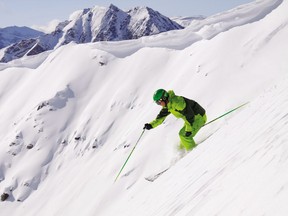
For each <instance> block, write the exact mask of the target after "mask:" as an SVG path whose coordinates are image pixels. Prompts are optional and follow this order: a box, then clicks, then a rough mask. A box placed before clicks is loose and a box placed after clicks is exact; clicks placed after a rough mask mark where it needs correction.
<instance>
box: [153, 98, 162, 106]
mask: <svg viewBox="0 0 288 216" xmlns="http://www.w3.org/2000/svg"><path fill="white" fill-rule="evenodd" d="M162 101H163V100H162V99H160V100H157V101H155V102H156V104H158V105H161V102H162Z"/></svg>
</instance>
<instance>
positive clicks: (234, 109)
mask: <svg viewBox="0 0 288 216" xmlns="http://www.w3.org/2000/svg"><path fill="white" fill-rule="evenodd" d="M248 103H249V102H246V103H244V104H242V105H240V106H238V107H236V108H234V109H232V110H230V111H228V112H226V113H224V114H223V115H221V116H218V117H217V118H215V119H213V120H211V121H209V122H207V123H206V124H204V125H203V127H204V126H206V125H208V124H210V123H212V122H214V121H216V120H218V119H220V118H222V117H224V116H226V115H228V114H229V113H231V112H233V111H235V110H237V109H239V108H241V107H243V106H245V105H246V104H248Z"/></svg>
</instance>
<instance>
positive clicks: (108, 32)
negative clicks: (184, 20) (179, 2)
mask: <svg viewBox="0 0 288 216" xmlns="http://www.w3.org/2000/svg"><path fill="white" fill-rule="evenodd" d="M182 28H183V27H182V26H180V25H179V24H177V23H176V22H173V21H171V20H170V19H169V18H167V17H165V16H163V15H161V14H160V13H159V12H157V11H154V10H152V9H151V8H148V7H135V8H134V9H131V10H129V11H127V12H124V11H122V10H120V9H119V8H117V7H116V6H114V5H112V4H111V5H110V6H109V8H104V7H98V6H96V7H94V8H90V9H84V10H80V11H76V12H74V13H73V14H72V15H71V16H70V18H69V20H68V21H64V22H61V23H60V24H59V25H58V26H57V27H56V29H55V31H54V32H52V33H51V34H45V35H42V36H40V37H38V38H29V39H26V40H22V41H20V42H17V43H14V44H12V45H11V46H9V47H7V48H5V50H2V52H0V58H1V60H0V62H9V61H11V60H13V59H17V58H21V57H23V56H25V55H26V56H31V55H36V54H39V53H41V52H44V51H47V50H53V49H55V48H58V47H60V46H62V45H65V44H68V43H70V42H75V43H88V42H96V41H120V40H129V39H137V38H140V37H143V36H148V35H155V34H159V33H161V32H166V31H170V30H176V29H182ZM1 53H2V56H1Z"/></svg>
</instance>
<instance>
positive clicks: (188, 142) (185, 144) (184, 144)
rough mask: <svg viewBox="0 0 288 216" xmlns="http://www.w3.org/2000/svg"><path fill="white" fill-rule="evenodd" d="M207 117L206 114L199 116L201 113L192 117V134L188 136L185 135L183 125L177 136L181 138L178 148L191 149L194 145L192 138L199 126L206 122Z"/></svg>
mask: <svg viewBox="0 0 288 216" xmlns="http://www.w3.org/2000/svg"><path fill="white" fill-rule="evenodd" d="M206 121H207V117H206V115H204V116H201V115H199V114H198V115H196V116H195V119H194V123H193V125H192V134H191V135H190V136H188V137H186V136H185V133H186V131H185V125H184V127H183V128H182V129H181V130H180V131H179V137H180V140H181V143H180V149H183V148H185V149H186V150H187V151H190V150H192V149H193V148H194V147H195V146H196V143H195V141H194V139H193V137H194V136H195V135H196V134H197V133H198V131H199V130H200V128H201V127H203V125H204V124H205V123H206Z"/></svg>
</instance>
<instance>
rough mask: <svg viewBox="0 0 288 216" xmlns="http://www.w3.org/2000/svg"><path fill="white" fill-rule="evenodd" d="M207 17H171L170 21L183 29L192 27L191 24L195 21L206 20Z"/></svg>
mask: <svg viewBox="0 0 288 216" xmlns="http://www.w3.org/2000/svg"><path fill="white" fill-rule="evenodd" d="M205 18H206V17H204V16H192V17H171V18H170V19H171V20H172V21H174V22H176V23H178V24H179V25H181V26H183V27H187V26H189V25H191V23H192V22H193V21H194V20H195V21H196V22H197V21H198V20H204V19H205Z"/></svg>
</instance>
